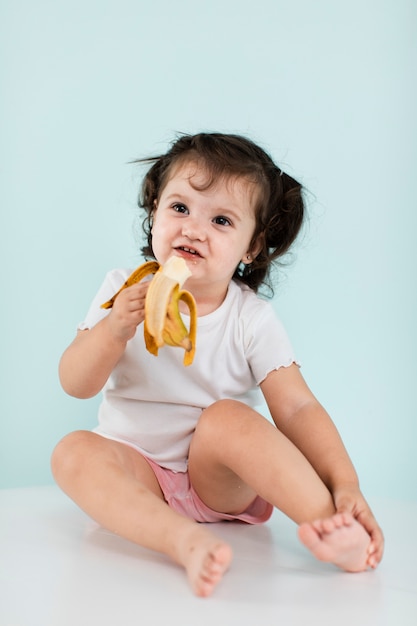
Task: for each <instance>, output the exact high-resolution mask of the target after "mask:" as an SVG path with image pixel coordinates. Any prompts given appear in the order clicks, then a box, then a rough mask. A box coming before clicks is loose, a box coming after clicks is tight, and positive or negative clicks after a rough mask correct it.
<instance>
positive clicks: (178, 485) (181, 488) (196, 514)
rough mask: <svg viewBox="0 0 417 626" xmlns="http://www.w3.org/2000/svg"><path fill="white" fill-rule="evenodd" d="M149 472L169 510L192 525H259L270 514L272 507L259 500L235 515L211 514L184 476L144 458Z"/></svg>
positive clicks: (267, 518)
mask: <svg viewBox="0 0 417 626" xmlns="http://www.w3.org/2000/svg"><path fill="white" fill-rule="evenodd" d="M144 458H145V459H146V461H147V462H148V463H149V465H150V466H151V468H152V469H153V471H154V473H155V476H156V478H157V479H158V482H159V485H160V487H161V490H162V493H163V494H164V498H165V500H166V501H167V503H168V504H169V506H170V507H171V508H172V509H174V511H177V513H181V514H182V515H185V516H186V517H191V519H193V520H195V521H196V522H221V521H223V520H230V521H231V520H239V521H241V522H246V523H247V524H262V523H264V522H266V521H267V520H269V518H270V517H271V515H272V512H273V506H272V504H269V502H267V501H266V500H264V499H263V498H261V497H260V496H258V497H256V498H255V500H254V501H253V502H252V504H251V505H250V506H249V507H248V508H247V509H246V511H244V512H243V513H240V514H239V515H229V514H228V513H218V512H217V511H213V509H210V508H209V507H208V506H206V505H205V504H204V502H202V500H200V498H199V497H198V495H197V493H196V492H195V491H194V489H193V486H192V485H191V483H190V479H189V476H188V472H173V471H172V470H169V469H167V468H165V467H161V466H160V465H158V464H157V463H155V461H152V460H151V459H148V458H147V457H144Z"/></svg>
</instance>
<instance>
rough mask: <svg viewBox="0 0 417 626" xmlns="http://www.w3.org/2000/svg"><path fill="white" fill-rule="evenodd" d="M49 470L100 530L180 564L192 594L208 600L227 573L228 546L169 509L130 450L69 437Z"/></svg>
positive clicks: (81, 435)
mask: <svg viewBox="0 0 417 626" xmlns="http://www.w3.org/2000/svg"><path fill="white" fill-rule="evenodd" d="M52 471H53V474H54V477H55V480H56V482H57V483H58V485H59V486H60V487H61V488H62V490H63V491H65V492H66V493H67V495H68V496H69V497H70V498H72V499H73V500H74V501H75V502H76V503H77V504H78V505H79V506H80V507H81V508H82V509H83V510H84V511H85V512H86V513H87V514H88V515H89V516H90V517H92V518H93V519H94V520H96V521H97V522H98V523H99V524H101V525H102V526H103V527H105V528H107V529H109V530H111V531H113V532H115V533H116V534H119V535H121V536H122V537H124V538H126V539H128V540H130V541H133V542H134V543H137V544H139V545H142V546H144V547H146V548H150V549H152V550H156V551H158V552H162V553H164V554H166V555H168V556H170V557H171V558H172V559H173V560H174V561H175V562H177V563H178V564H179V565H182V566H183V567H184V568H185V569H186V571H187V574H188V578H189V580H190V583H191V586H192V587H193V589H194V591H195V593H196V594H197V595H200V596H207V595H210V593H211V592H212V591H213V589H214V587H215V586H216V584H217V583H218V582H219V580H220V579H221V577H222V575H223V573H224V572H225V571H226V569H227V568H228V566H229V563H230V560H231V550H230V547H229V546H228V545H227V544H225V543H223V542H222V541H220V540H218V539H217V538H216V537H215V536H214V535H213V534H212V533H211V532H209V531H208V530H207V529H206V528H205V527H203V526H201V525H199V524H197V523H196V522H194V521H193V520H190V519H188V518H186V517H183V516H182V515H179V514H177V513H176V512H175V511H173V510H172V509H170V508H169V506H168V505H167V504H166V502H165V501H164V499H163V495H162V492H161V489H160V487H159V484H158V481H157V479H156V477H155V474H154V472H153V470H152V469H151V467H150V465H149V464H148V463H147V461H146V460H145V459H144V458H143V457H142V456H141V455H140V454H139V453H138V452H137V451H136V450H134V449H132V448H130V447H128V446H125V445H124V444H121V443H118V442H115V441H111V440H109V439H105V438H103V437H101V436H100V435H97V434H95V433H91V432H84V431H81V432H75V433H72V434H70V435H67V436H66V437H65V438H64V439H63V440H62V441H61V442H60V443H59V444H58V445H57V447H56V448H55V450H54V453H53V456H52Z"/></svg>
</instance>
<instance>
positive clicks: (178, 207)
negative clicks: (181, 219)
mask: <svg viewBox="0 0 417 626" xmlns="http://www.w3.org/2000/svg"><path fill="white" fill-rule="evenodd" d="M172 208H173V209H174V211H175V212H176V213H188V209H187V207H186V206H185V204H182V203H181V202H175V204H173V205H172Z"/></svg>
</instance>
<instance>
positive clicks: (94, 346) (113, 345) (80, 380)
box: [59, 283, 148, 398]
mask: <svg viewBox="0 0 417 626" xmlns="http://www.w3.org/2000/svg"><path fill="white" fill-rule="evenodd" d="M147 289H148V283H140V284H136V285H133V286H132V287H129V288H128V289H124V290H123V291H122V292H121V293H120V294H119V296H118V297H117V299H116V300H115V303H114V306H113V308H112V309H111V311H110V313H109V315H108V316H107V317H105V318H104V319H103V320H101V321H100V322H99V323H98V324H96V326H94V327H93V328H92V329H91V330H83V331H79V332H78V334H77V336H76V338H75V339H74V341H73V342H72V343H71V344H70V345H69V346H68V348H67V349H66V350H65V352H64V354H63V355H62V358H61V361H60V364H59V376H60V381H61V385H62V387H63V389H64V390H65V391H66V392H67V393H68V394H69V395H71V396H75V397H77V398H91V397H93V396H95V395H96V394H97V393H98V392H99V391H101V389H102V388H103V385H104V384H105V382H106V381H107V379H108V377H109V376H110V374H111V372H112V370H113V368H114V366H115V365H116V364H117V362H118V361H119V359H120V357H121V356H122V354H123V353H124V351H125V349H126V344H127V342H128V341H129V339H131V338H132V337H133V336H134V334H135V332H136V328H137V326H138V324H140V323H141V322H143V320H144V316H145V312H144V311H145V295H146V291H147Z"/></svg>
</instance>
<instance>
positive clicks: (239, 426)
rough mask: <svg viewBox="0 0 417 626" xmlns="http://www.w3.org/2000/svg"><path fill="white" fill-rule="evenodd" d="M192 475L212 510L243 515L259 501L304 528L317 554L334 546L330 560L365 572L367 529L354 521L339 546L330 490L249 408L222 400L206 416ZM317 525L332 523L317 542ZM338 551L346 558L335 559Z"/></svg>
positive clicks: (199, 430)
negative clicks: (322, 546) (350, 547)
mask: <svg viewBox="0 0 417 626" xmlns="http://www.w3.org/2000/svg"><path fill="white" fill-rule="evenodd" d="M189 472H190V479H191V481H192V483H193V486H194V488H195V490H196V491H197V493H198V494H199V496H200V498H201V499H202V500H203V501H204V502H205V503H206V504H207V505H208V506H209V507H211V508H213V509H215V510H218V511H222V512H227V513H241V512H242V511H244V510H245V509H246V508H247V507H248V506H249V504H250V503H251V502H252V501H253V499H254V498H255V496H256V495H260V496H262V497H263V498H264V499H265V500H267V501H268V502H271V503H272V504H273V505H274V506H276V507H277V508H279V509H280V510H281V511H283V512H284V513H285V514H286V515H288V516H289V517H290V518H291V519H293V520H294V521H295V522H296V523H297V524H303V530H302V531H301V529H300V539H301V540H302V541H303V543H304V545H306V546H307V547H308V548H309V549H310V550H311V551H312V552H313V554H315V555H316V556H318V554H317V552H318V550H317V548H318V544H319V543H323V542H325V543H329V541H331V543H332V545H333V549H332V550H329V549H328V550H327V553H326V554H327V558H326V560H329V561H331V562H333V563H335V564H337V565H340V567H343V569H352V568H353V569H355V570H356V571H357V570H358V569H365V568H366V559H367V548H368V546H369V544H370V538H369V536H368V534H367V533H366V531H365V530H364V528H363V527H362V526H361V525H360V524H359V523H358V522H356V521H355V520H353V518H352V520H351V521H349V523H344V524H343V525H342V526H343V531H342V532H343V542H342V541H340V539H341V533H340V532H339V531H340V530H341V528H340V527H339V525H338V524H339V518H338V517H337V516H336V518H335V519H333V516H335V513H336V511H335V507H334V503H333V499H332V496H331V493H330V492H329V490H328V488H327V487H326V485H325V484H324V483H323V482H322V480H321V479H320V477H319V476H318V474H317V473H316V472H315V470H314V469H313V467H312V466H311V465H310V463H309V462H308V461H307V459H306V458H305V457H304V456H303V455H302V453H301V452H300V451H299V450H298V449H297V448H296V447H295V446H294V445H293V444H292V442H291V441H289V440H288V439H287V438H286V437H285V436H284V435H283V434H282V433H281V432H280V431H279V430H278V429H277V428H276V427H275V426H274V425H273V424H272V423H270V422H269V421H268V420H266V419H265V418H264V417H263V416H261V415H260V414H258V413H257V412H256V411H253V410H252V409H250V408H249V407H247V406H245V405H243V404H241V403H239V402H235V401H232V400H223V401H220V402H217V403H215V404H214V405H212V406H211V407H209V408H208V409H206V410H205V411H204V412H203V414H202V416H201V418H200V421H199V423H198V425H197V428H196V432H195V434H194V437H193V440H192V443H191V448H190V458H189ZM318 519H320V520H327V522H326V527H327V528H328V530H327V531H326V533H324V532H323V533H321V534H320V535H319V536H318V535H317V532H316V534H315V540H314V541H313V538H312V536H311V533H308V532H307V530H306V529H307V527H310V528H312V527H313V526H312V524H313V522H314V521H315V520H318ZM346 519H347V518H346ZM329 520H333V521H329ZM307 535H309V540H308V541H307ZM349 537H350V539H351V542H352V543H353V544H355V545H357V548H358V552H359V553H360V558H358V555H357V554H356V553H355V555H356V556H355V558H354V559H352V562H350V561H349V559H348V558H347V557H346V554H345V553H346V552H347V543H348V542H349ZM338 545H340V546H341V551H342V552H343V555H344V556H343V558H339V555H338V554H336V552H337V550H336V547H337V546H338ZM313 546H314V548H313ZM330 554H332V556H331V557H330ZM345 557H346V558H345ZM318 558H320V557H318ZM348 561H349V562H348ZM359 561H360V563H359Z"/></svg>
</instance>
